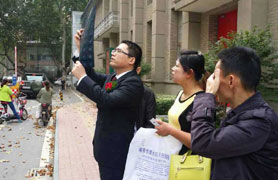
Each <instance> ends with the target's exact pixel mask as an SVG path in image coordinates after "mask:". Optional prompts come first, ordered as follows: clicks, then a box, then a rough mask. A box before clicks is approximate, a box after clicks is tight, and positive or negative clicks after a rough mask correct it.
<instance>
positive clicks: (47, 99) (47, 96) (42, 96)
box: [36, 81, 54, 121]
mask: <svg viewBox="0 0 278 180" xmlns="http://www.w3.org/2000/svg"><path fill="white" fill-rule="evenodd" d="M53 94H54V92H53V89H52V88H50V83H49V81H44V87H43V88H41V90H40V92H39V94H38V95H37V101H39V102H40V103H42V104H49V105H50V107H51V105H52V96H53ZM40 115H41V105H39V106H38V110H37V114H36V118H37V121H38V118H40Z"/></svg>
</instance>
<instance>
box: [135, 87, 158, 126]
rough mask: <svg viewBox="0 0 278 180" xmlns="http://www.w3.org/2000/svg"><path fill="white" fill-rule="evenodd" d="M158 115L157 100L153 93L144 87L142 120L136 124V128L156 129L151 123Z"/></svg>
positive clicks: (141, 109)
mask: <svg viewBox="0 0 278 180" xmlns="http://www.w3.org/2000/svg"><path fill="white" fill-rule="evenodd" d="M155 114H156V100H155V95H154V93H153V91H152V90H151V89H150V88H149V87H147V86H144V96H143V98H142V102H141V107H140V114H139V116H140V118H139V122H136V127H137V129H139V128H140V127H144V128H154V125H153V124H152V123H151V122H150V119H152V118H155Z"/></svg>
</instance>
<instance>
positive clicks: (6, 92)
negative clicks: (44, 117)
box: [0, 79, 22, 123]
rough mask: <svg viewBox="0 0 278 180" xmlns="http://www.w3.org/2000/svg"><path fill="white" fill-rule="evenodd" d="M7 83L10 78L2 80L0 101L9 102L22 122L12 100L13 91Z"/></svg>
mask: <svg viewBox="0 0 278 180" xmlns="http://www.w3.org/2000/svg"><path fill="white" fill-rule="evenodd" d="M7 84H8V80H7V79H3V80H2V82H1V87H0V101H4V102H8V104H9V106H10V108H11V110H12V111H13V113H14V116H15V117H16V119H18V122H20V123H22V120H20V117H19V115H18V113H17V112H16V109H15V107H14V104H13V102H12V98H11V96H12V95H13V91H12V90H11V89H10V87H9V86H7Z"/></svg>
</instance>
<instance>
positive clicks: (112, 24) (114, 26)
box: [94, 12, 119, 41]
mask: <svg viewBox="0 0 278 180" xmlns="http://www.w3.org/2000/svg"><path fill="white" fill-rule="evenodd" d="M117 32H119V16H118V13H116V12H109V14H108V15H107V16H106V17H105V18H104V19H103V20H101V22H100V23H99V24H98V25H97V26H96V28H95V35H94V39H95V40H97V41H100V40H102V38H108V37H109V35H110V33H117Z"/></svg>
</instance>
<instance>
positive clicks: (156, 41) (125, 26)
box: [94, 0, 278, 94]
mask: <svg viewBox="0 0 278 180" xmlns="http://www.w3.org/2000/svg"><path fill="white" fill-rule="evenodd" d="M267 25H270V30H271V33H272V36H273V41H274V43H278V1H277V0H209V1H208V0H98V3H97V4H96V19H95V37H94V38H95V66H96V67H95V68H96V69H105V68H107V64H108V63H109V62H108V60H109V50H111V48H115V47H116V46H117V45H118V44H119V42H121V41H122V40H126V39H127V40H132V41H134V42H136V43H138V44H139V45H140V46H141V47H142V49H143V61H145V62H148V63H150V64H151V67H152V71H151V73H150V75H148V76H146V77H144V81H145V82H146V83H148V84H149V85H150V86H151V87H152V88H153V90H154V91H155V92H156V93H166V94H175V93H177V92H178V91H179V87H178V86H177V85H175V84H174V83H173V82H172V81H171V68H172V67H173V66H174V65H175V62H176V59H177V55H178V53H179V51H180V50H181V49H191V50H199V51H201V52H203V53H206V52H207V51H208V49H209V46H210V43H214V42H216V41H217V40H218V39H219V38H220V37H221V36H224V37H225V36H226V35H227V33H228V32H231V31H241V30H251V29H252V28H253V27H255V26H257V27H259V28H265V27H266V26H267ZM276 47H277V46H276ZM277 49H278V48H277Z"/></svg>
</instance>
